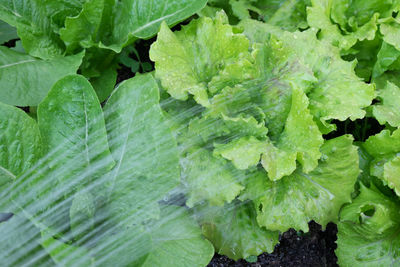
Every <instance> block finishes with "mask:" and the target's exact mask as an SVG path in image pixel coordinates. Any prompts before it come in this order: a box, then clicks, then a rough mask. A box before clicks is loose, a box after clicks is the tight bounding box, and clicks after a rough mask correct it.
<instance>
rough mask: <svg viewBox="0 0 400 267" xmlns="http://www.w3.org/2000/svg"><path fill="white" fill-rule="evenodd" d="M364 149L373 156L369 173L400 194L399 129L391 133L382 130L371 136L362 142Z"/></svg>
mask: <svg viewBox="0 0 400 267" xmlns="http://www.w3.org/2000/svg"><path fill="white" fill-rule="evenodd" d="M363 147H364V149H365V150H366V151H367V152H368V153H369V154H370V155H371V156H373V157H374V160H373V161H372V164H371V169H370V171H371V174H372V175H374V176H376V177H378V178H380V179H381V180H382V181H383V182H384V184H386V185H388V186H389V187H390V188H392V189H394V190H395V192H396V194H398V195H399V196H400V172H399V169H400V166H399V165H400V162H399V160H400V159H399V156H398V153H399V152H400V130H399V129H397V130H395V131H394V132H393V133H390V131H389V130H383V131H382V132H380V133H379V134H377V135H374V136H371V137H370V138H368V139H367V141H365V143H364V144H363Z"/></svg>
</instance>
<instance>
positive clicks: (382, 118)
mask: <svg viewBox="0 0 400 267" xmlns="http://www.w3.org/2000/svg"><path fill="white" fill-rule="evenodd" d="M378 98H379V99H380V100H381V101H380V103H377V104H375V105H373V109H372V113H373V115H374V116H375V118H376V119H377V120H378V121H379V123H380V124H382V125H385V123H386V122H387V123H389V124H390V125H391V126H393V127H399V126H400V114H399V103H400V88H399V87H397V86H396V85H394V84H393V83H391V82H388V83H387V85H386V87H385V88H383V89H381V90H378Z"/></svg>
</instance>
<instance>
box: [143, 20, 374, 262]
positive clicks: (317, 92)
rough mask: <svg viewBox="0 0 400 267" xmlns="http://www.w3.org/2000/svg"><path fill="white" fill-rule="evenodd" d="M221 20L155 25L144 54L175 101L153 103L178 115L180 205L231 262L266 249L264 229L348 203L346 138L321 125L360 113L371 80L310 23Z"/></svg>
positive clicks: (325, 215)
mask: <svg viewBox="0 0 400 267" xmlns="http://www.w3.org/2000/svg"><path fill="white" fill-rule="evenodd" d="M227 23H228V20H227V17H226V15H225V14H224V13H217V15H216V17H215V19H210V18H206V17H202V18H200V19H198V20H194V21H192V22H191V23H190V24H189V25H187V26H183V27H182V30H180V31H176V32H171V30H169V28H168V27H167V25H166V24H163V25H162V26H161V30H160V32H159V34H158V37H157V41H156V42H155V43H154V44H153V46H152V48H151V50H150V57H151V59H152V60H153V61H155V69H156V72H155V75H156V77H157V78H159V79H160V81H161V85H162V87H163V88H164V90H165V91H166V92H167V93H168V94H170V95H171V96H172V97H173V98H175V99H177V100H178V101H179V102H171V103H170V104H166V105H165V107H164V109H165V111H166V112H167V114H170V116H171V117H174V114H181V113H188V114H190V115H189V116H187V117H186V118H181V119H177V120H176V124H177V125H176V126H175V127H176V133H175V134H176V136H177V140H178V144H179V146H180V147H181V148H180V150H181V158H182V160H181V166H182V178H183V183H184V186H185V190H186V191H187V195H188V200H187V202H186V204H187V205H188V206H189V207H196V206H198V205H199V208H198V209H199V214H200V215H199V217H200V218H199V220H200V222H201V223H202V228H203V232H204V233H205V235H206V236H207V237H208V238H209V239H210V240H212V241H213V243H214V246H216V249H217V251H219V253H222V254H226V255H228V256H230V257H232V258H234V259H238V258H245V257H247V256H250V255H252V254H251V253H250V252H249V251H252V252H253V255H254V252H256V253H255V254H259V253H260V252H261V251H263V250H265V244H266V243H265V242H266V241H263V240H264V239H265V238H268V240H269V242H271V243H272V245H271V244H269V245H268V246H269V251H271V248H273V245H274V244H275V243H276V242H278V239H277V235H276V234H275V235H274V232H275V233H276V231H286V230H288V229H289V228H295V229H297V230H303V231H308V225H307V223H308V222H309V221H310V220H315V221H316V222H318V223H320V224H322V225H326V224H327V223H328V222H330V221H334V222H335V221H337V215H338V212H339V209H340V207H341V206H342V204H344V203H346V202H350V200H351V198H350V195H351V192H352V191H353V185H354V183H355V182H356V179H357V176H358V174H359V170H358V167H357V166H358V155H357V149H356V147H354V146H353V145H352V140H353V139H352V138H351V137H350V136H342V137H339V138H336V139H333V140H329V141H327V140H324V138H323V133H328V132H330V131H332V130H333V129H334V126H333V125H331V124H330V121H331V120H332V119H339V120H345V119H347V118H352V119H357V118H362V117H364V115H365V111H364V110H363V108H365V107H367V106H368V105H369V104H370V103H371V101H372V99H373V97H374V86H373V85H368V84H365V83H364V82H362V81H361V79H360V78H358V77H357V76H356V75H355V73H354V70H353V68H354V64H351V63H350V62H346V61H344V60H342V59H341V58H340V54H339V50H338V49H336V48H334V47H333V46H331V45H330V44H329V43H327V42H320V41H318V40H317V39H316V37H315V32H314V31H313V30H308V31H305V32H301V33H300V32H296V33H290V32H284V31H282V30H280V29H279V28H275V27H273V26H270V25H264V24H261V23H257V22H253V21H242V23H241V24H240V25H239V27H237V28H233V27H232V26H230V25H228V24H227ZM293 44H295V45H293ZM320 55H324V57H323V58H321V57H320ZM350 84H351V86H349V85H350ZM338 92H340V93H338ZM182 101H187V104H183V103H182ZM235 199H237V200H235ZM249 201H250V202H249ZM232 203H234V204H232ZM236 206H237V208H235V207H236ZM217 207H220V208H217ZM221 207H222V208H221ZM215 209H217V211H214V210H215ZM316 211H317V212H316ZM214 212H215V213H216V214H219V215H220V216H222V218H221V219H218V218H219V216H217V218H214V216H209V213H211V214H213V213H214ZM230 213H233V214H236V215H233V214H232V215H230ZM288 213H289V214H291V216H287V214H288ZM222 214H223V215H222ZM238 214H240V215H238ZM221 220H223V221H222V222H221ZM249 221H252V223H251V225H253V226H252V227H253V228H255V230H253V231H255V232H259V234H258V235H257V236H254V238H253V240H252V242H246V240H245V238H246V237H245V236H243V237H242V236H241V235H236V236H235V237H234V239H235V240H236V239H239V240H237V241H234V242H232V241H231V242H229V241H228V240H231V239H228V238H230V234H229V232H230V231H231V229H228V228H227V227H226V225H243V224H249V223H248V222H249ZM255 221H256V222H257V223H256V222H255ZM263 229H266V230H268V231H266V232H265V230H263ZM263 231H264V232H263ZM273 237H274V238H273ZM240 239H242V240H240ZM243 239H244V240H243ZM241 243H247V246H245V245H243V244H242V245H240V244H241ZM230 244H232V246H233V248H230ZM267 249H268V248H267Z"/></svg>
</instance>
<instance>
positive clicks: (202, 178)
mask: <svg viewBox="0 0 400 267" xmlns="http://www.w3.org/2000/svg"><path fill="white" fill-rule="evenodd" d="M182 171H183V174H182V175H183V183H184V185H185V186H186V187H187V191H188V192H187V194H188V200H187V202H186V205H188V206H189V207H193V206H194V205H195V204H198V203H200V202H203V201H208V202H209V203H210V204H211V205H215V206H222V205H224V203H225V202H227V203H229V202H231V201H232V200H234V199H235V197H236V196H237V195H239V193H240V191H242V190H243V189H244V187H243V186H242V185H241V184H240V180H242V177H244V173H243V172H242V171H239V170H236V169H235V168H234V167H233V166H232V165H231V163H229V162H228V161H227V160H225V159H223V158H218V157H214V156H213V155H212V153H211V152H209V151H207V150H205V149H203V148H200V149H195V148H193V149H192V152H189V153H188V155H187V156H186V157H185V158H184V159H182Z"/></svg>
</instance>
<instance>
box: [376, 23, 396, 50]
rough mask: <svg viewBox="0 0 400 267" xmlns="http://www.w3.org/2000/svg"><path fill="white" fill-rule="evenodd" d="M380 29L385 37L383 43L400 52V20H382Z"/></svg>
mask: <svg viewBox="0 0 400 267" xmlns="http://www.w3.org/2000/svg"><path fill="white" fill-rule="evenodd" d="M379 29H380V32H381V33H382V35H383V36H382V39H383V41H385V42H386V43H388V44H390V45H392V46H394V47H395V48H396V49H397V50H400V39H399V37H398V35H399V34H400V19H399V18H393V17H389V18H386V19H382V20H380V25H379Z"/></svg>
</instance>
